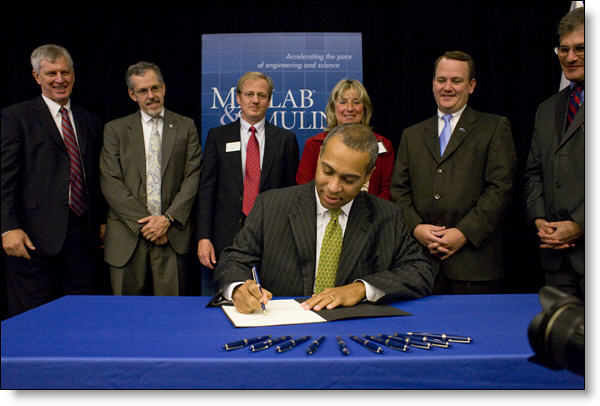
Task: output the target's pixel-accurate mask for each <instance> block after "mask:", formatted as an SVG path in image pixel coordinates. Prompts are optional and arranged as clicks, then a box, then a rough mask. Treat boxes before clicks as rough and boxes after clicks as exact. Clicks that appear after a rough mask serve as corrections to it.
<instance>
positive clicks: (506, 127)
mask: <svg viewBox="0 0 600 406" xmlns="http://www.w3.org/2000/svg"><path fill="white" fill-rule="evenodd" d="M474 90H475V68H474V62H473V59H472V58H471V57H470V56H469V55H467V54H466V53H464V52H460V51H454V52H446V53H444V54H443V55H442V56H441V57H439V58H438V59H437V60H436V62H435V64H434V77H433V96H434V98H435V101H436V104H437V106H438V114H437V115H435V116H433V117H431V118H429V119H427V120H425V121H423V122H421V123H419V124H416V125H413V126H412V127H409V128H407V129H406V130H405V131H404V132H403V134H402V138H401V139H400V146H399V147H398V154H397V158H396V164H395V167H394V173H393V175H392V186H391V193H392V200H393V201H394V202H396V203H398V204H399V205H400V207H402V209H403V211H404V215H405V217H406V223H407V225H408V227H409V229H410V230H412V233H413V235H414V236H415V237H416V239H417V240H418V241H419V242H420V243H421V244H422V245H423V247H424V248H425V249H426V250H427V251H428V253H429V256H430V258H431V260H432V262H433V264H434V266H435V268H436V270H437V271H438V273H437V276H436V283H435V285H434V289H433V292H434V293H436V294H447V293H457V294H470V293H499V292H501V291H502V286H501V278H502V276H503V267H502V234H501V227H500V226H501V224H502V219H503V216H504V214H505V211H506V208H507V206H508V203H509V199H510V196H511V189H512V187H513V180H514V175H515V170H516V153H515V147H514V143H513V140H512V136H511V130H510V123H509V121H508V119H507V118H506V117H502V116H498V115H494V114H487V113H481V112H478V111H475V110H473V109H471V108H470V107H468V106H467V101H468V99H469V95H470V94H472V93H473V91H474Z"/></svg>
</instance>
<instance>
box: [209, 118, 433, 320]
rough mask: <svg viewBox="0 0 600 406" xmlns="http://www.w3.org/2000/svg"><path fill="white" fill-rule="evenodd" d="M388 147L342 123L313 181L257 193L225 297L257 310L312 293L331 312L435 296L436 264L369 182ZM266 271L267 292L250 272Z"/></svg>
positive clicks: (232, 252) (229, 252) (228, 257)
mask: <svg viewBox="0 0 600 406" xmlns="http://www.w3.org/2000/svg"><path fill="white" fill-rule="evenodd" d="M378 153H379V148H378V145H377V139H376V138H375V136H374V135H373V132H372V131H371V130H370V129H369V128H368V127H366V126H365V125H362V124H358V123H349V124H342V125H339V126H337V127H335V128H334V129H333V130H331V131H330V132H329V133H328V135H327V137H326V138H325V140H324V142H323V146H322V147H321V152H320V154H319V160H318V163H317V171H316V174H315V179H314V181H311V182H309V183H306V184H304V185H300V186H293V187H289V188H285V189H279V190H272V191H269V192H266V193H262V194H260V195H259V196H258V198H257V200H256V204H255V206H254V209H253V210H252V212H251V213H250V215H249V216H248V219H247V220H246V224H245V225H244V228H243V229H242V230H241V231H240V232H239V233H238V234H237V235H236V237H235V239H234V242H233V245H232V246H231V247H229V248H227V249H225V251H224V252H223V255H222V257H221V260H220V261H219V264H218V265H217V269H216V270H215V280H216V281H217V282H218V283H219V288H220V293H222V295H223V296H224V297H225V298H226V299H233V303H234V305H235V307H236V309H237V310H238V311H240V312H243V313H249V312H252V311H253V310H258V309H260V303H261V302H262V303H266V302H267V301H268V300H269V299H270V298H271V297H272V295H275V296H311V295H313V293H314V296H312V297H311V298H310V299H308V300H306V301H305V302H304V303H303V306H304V307H305V308H306V309H311V308H314V309H315V310H320V309H322V308H324V307H327V308H329V309H332V308H334V307H337V306H353V305H355V304H357V303H358V302H360V301H362V300H363V299H366V300H368V301H371V302H383V301H395V300H400V299H414V298H417V297H421V296H425V295H428V294H429V293H430V292H431V286H432V283H433V270H432V268H431V265H430V264H429V262H428V261H427V259H426V258H425V257H424V256H423V253H422V251H421V248H420V247H419V245H418V243H417V242H416V241H415V240H414V239H413V238H412V237H411V235H410V231H409V230H408V229H407V228H406V227H405V225H404V218H403V216H402V211H401V210H400V209H399V208H398V207H397V206H396V205H394V204H393V203H391V202H389V201H387V200H383V199H380V198H378V197H376V196H374V195H372V194H369V193H367V192H361V188H362V187H363V185H364V184H365V183H367V182H368V181H369V178H370V176H371V174H372V173H373V170H374V166H375V161H376V160H377V157H378ZM252 266H256V267H257V268H258V269H259V274H260V279H261V283H262V287H263V289H262V290H263V294H262V295H261V293H260V292H259V289H258V286H257V285H256V284H255V283H254V282H253V281H252V279H251V278H252V277H251V273H250V269H251V267H252Z"/></svg>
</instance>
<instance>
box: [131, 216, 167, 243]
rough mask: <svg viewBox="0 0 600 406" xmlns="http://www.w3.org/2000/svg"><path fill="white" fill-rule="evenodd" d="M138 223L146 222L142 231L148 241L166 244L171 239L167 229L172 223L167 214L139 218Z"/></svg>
mask: <svg viewBox="0 0 600 406" xmlns="http://www.w3.org/2000/svg"><path fill="white" fill-rule="evenodd" d="M138 223H140V224H144V223H146V224H145V225H144V226H143V227H142V229H141V230H140V231H141V232H142V235H143V236H144V238H145V239H147V240H148V241H151V242H153V243H154V244H156V245H164V244H166V243H167V241H169V239H168V238H167V230H168V229H169V227H170V226H171V223H170V222H169V220H167V218H166V217H165V216H147V217H144V218H142V219H139V220H138Z"/></svg>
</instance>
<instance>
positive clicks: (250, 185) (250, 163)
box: [242, 126, 260, 216]
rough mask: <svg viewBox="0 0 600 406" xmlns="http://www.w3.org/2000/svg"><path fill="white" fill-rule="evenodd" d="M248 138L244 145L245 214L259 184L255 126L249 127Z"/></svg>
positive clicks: (256, 193)
mask: <svg viewBox="0 0 600 406" xmlns="http://www.w3.org/2000/svg"><path fill="white" fill-rule="evenodd" d="M250 132H251V133H252V134H250V139H249V140H248V146H247V147H246V169H245V175H244V202H243V204H242V211H243V212H244V214H245V215H246V216H247V215H248V214H249V213H250V210H252V206H254V201H255V200H256V196H257V195H258V189H259V186H260V149H259V146H258V140H257V139H256V128H254V126H252V127H250Z"/></svg>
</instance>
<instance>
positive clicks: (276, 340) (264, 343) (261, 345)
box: [250, 336, 292, 352]
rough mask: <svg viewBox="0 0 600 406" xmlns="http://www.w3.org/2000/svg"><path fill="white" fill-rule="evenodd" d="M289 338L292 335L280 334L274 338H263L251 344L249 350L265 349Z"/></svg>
mask: <svg viewBox="0 0 600 406" xmlns="http://www.w3.org/2000/svg"><path fill="white" fill-rule="evenodd" d="M290 338H292V336H281V337H278V338H274V339H272V340H265V341H262V342H260V343H256V344H252V345H251V346H250V351H252V352H256V351H260V350H266V349H267V348H269V347H271V346H273V345H275V344H278V343H281V342H284V341H287V340H289V339H290Z"/></svg>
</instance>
